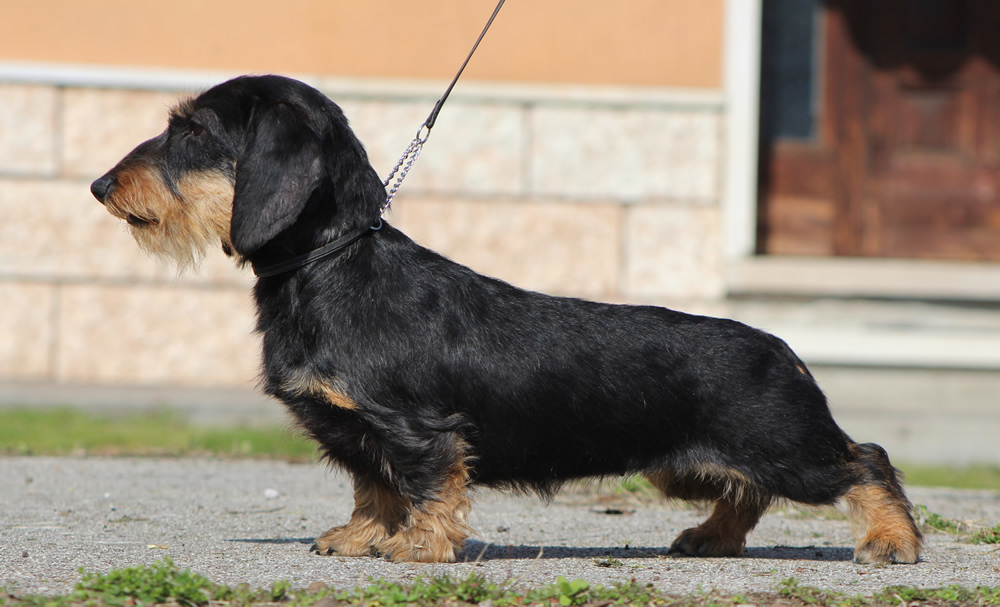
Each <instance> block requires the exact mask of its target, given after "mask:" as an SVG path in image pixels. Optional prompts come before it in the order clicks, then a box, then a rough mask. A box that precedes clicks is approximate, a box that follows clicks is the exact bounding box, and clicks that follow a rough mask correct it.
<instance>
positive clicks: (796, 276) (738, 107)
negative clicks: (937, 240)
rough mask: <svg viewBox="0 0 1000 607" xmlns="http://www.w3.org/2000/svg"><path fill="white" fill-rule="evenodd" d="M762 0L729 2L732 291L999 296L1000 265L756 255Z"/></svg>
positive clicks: (726, 168) (727, 257) (726, 207)
mask: <svg viewBox="0 0 1000 607" xmlns="http://www.w3.org/2000/svg"><path fill="white" fill-rule="evenodd" d="M762 6H763V0H725V13H724V15H725V16H724V23H723V27H724V31H723V44H724V49H723V71H722V73H723V108H724V109H723V112H724V123H725V127H724V128H725V135H724V137H723V141H724V143H723V159H722V162H723V166H722V170H721V175H722V185H721V200H720V205H721V213H722V228H721V230H722V236H723V242H724V245H723V246H724V250H723V259H724V263H725V279H724V284H725V291H726V293H727V294H781V295H806V296H821V297H822V296H827V297H830V296H832V297H891V298H914V299H940V300H965V301H1000V264H998V263H990V262H967V261H933V260H903V259H900V260H896V259H880V258H846V257H836V258H834V257H828V258H824V257H810V258H804V257H784V256H767V255H757V254H756V246H757V179H758V175H757V167H758V162H759V156H758V154H759V148H758V122H759V107H760V57H761V27H762V23H761V10H762Z"/></svg>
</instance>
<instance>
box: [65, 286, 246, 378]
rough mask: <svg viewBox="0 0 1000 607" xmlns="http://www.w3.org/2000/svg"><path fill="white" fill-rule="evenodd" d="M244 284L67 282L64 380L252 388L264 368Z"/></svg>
mask: <svg viewBox="0 0 1000 607" xmlns="http://www.w3.org/2000/svg"><path fill="white" fill-rule="evenodd" d="M253 328H254V313H253V305H252V302H251V297H250V294H249V293H247V292H246V291H243V290H241V289H198V288H181V287H160V286H124V285H109V286H91V285H70V286H66V287H64V288H63V294H62V298H61V302H60V306H59V334H58V340H59V348H58V355H57V359H56V372H57V377H58V379H59V381H61V382H76V383H99V384H103V383H111V384H132V385H159V386H169V385H177V386H225V387H250V386H252V385H253V384H254V382H255V378H256V376H257V371H258V369H259V359H260V345H259V340H258V338H257V337H256V336H255V335H254V334H253Z"/></svg>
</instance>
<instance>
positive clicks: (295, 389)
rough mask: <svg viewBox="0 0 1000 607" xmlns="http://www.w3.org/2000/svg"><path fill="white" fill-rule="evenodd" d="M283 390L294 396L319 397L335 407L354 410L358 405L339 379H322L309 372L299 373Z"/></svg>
mask: <svg viewBox="0 0 1000 607" xmlns="http://www.w3.org/2000/svg"><path fill="white" fill-rule="evenodd" d="M282 388H283V389H285V390H287V391H288V392H291V393H292V394H309V395H312V396H317V397H319V398H321V399H322V400H324V401H326V402H328V403H330V404H331V405H333V406H334V407H339V408H341V409H348V410H354V409H357V408H358V404H357V403H356V402H354V399H352V398H351V397H350V396H348V395H347V390H346V388H345V387H344V385H343V382H341V381H340V380H339V379H337V378H335V377H334V378H330V379H320V378H318V377H316V376H315V375H312V374H310V373H308V372H298V373H296V374H295V375H293V376H292V378H291V379H290V380H288V381H286V382H284V384H282Z"/></svg>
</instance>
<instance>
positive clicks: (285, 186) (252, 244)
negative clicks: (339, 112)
mask: <svg viewBox="0 0 1000 607" xmlns="http://www.w3.org/2000/svg"><path fill="white" fill-rule="evenodd" d="M252 123H253V124H251V128H250V131H251V132H250V133H249V136H248V140H247V142H246V145H245V147H244V150H243V154H242V155H241V156H240V158H239V159H238V160H237V162H236V185H235V195H234V197H233V220H232V224H231V226H230V238H231V239H232V243H233V248H235V249H236V251H237V252H238V253H239V254H240V255H243V256H247V255H249V254H251V253H253V252H254V251H256V250H257V249H259V248H260V247H261V246H263V245H264V244H265V243H266V242H267V241H269V240H271V239H272V238H274V237H275V236H277V235H278V234H279V233H280V232H281V231H282V230H284V229H285V228H287V227H288V226H290V225H292V224H293V223H294V222H295V220H296V218H298V216H299V214H300V213H301V212H302V209H303V208H304V207H305V205H306V202H307V201H308V200H309V197H310V196H311V195H312V193H313V192H314V191H315V190H316V187H317V186H318V185H319V184H320V182H321V181H322V180H323V178H324V177H325V175H326V169H325V166H324V163H323V150H322V147H323V146H322V142H321V141H320V138H319V135H317V133H316V132H315V131H314V130H313V129H312V128H310V126H309V124H308V123H307V122H306V120H305V118H304V116H302V113H301V110H298V109H296V108H294V107H292V106H290V105H287V104H283V103H278V104H274V105H271V106H268V107H266V108H259V109H258V110H257V111H256V112H255V116H254V118H253V120H252Z"/></svg>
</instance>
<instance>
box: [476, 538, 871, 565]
mask: <svg viewBox="0 0 1000 607" xmlns="http://www.w3.org/2000/svg"><path fill="white" fill-rule="evenodd" d="M640 558H671V559H673V558H676V559H686V558H697V557H689V556H684V555H679V554H668V549H667V548H646V547H629V548H624V547H619V546H616V547H613V548H601V547H590V548H584V547H580V548H578V547H572V546H526V545H523V544H522V545H511V544H493V543H488V542H481V541H479V540H466V542H465V547H464V548H463V549H462V551H461V552H459V554H458V560H459V561H465V562H472V561H495V560H504V559H528V560H530V559H594V560H596V561H597V562H598V563H597V564H598V565H605V566H614V561H615V560H618V561H621V560H624V559H640ZM740 558H745V559H747V558H749V559H775V560H785V561H850V560H852V559H853V558H854V550H853V549H852V548H844V547H832V546H801V547H800V546H760V547H750V548H747V549H746V550H745V551H744V552H743V555H742V556H741V557H740Z"/></svg>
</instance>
